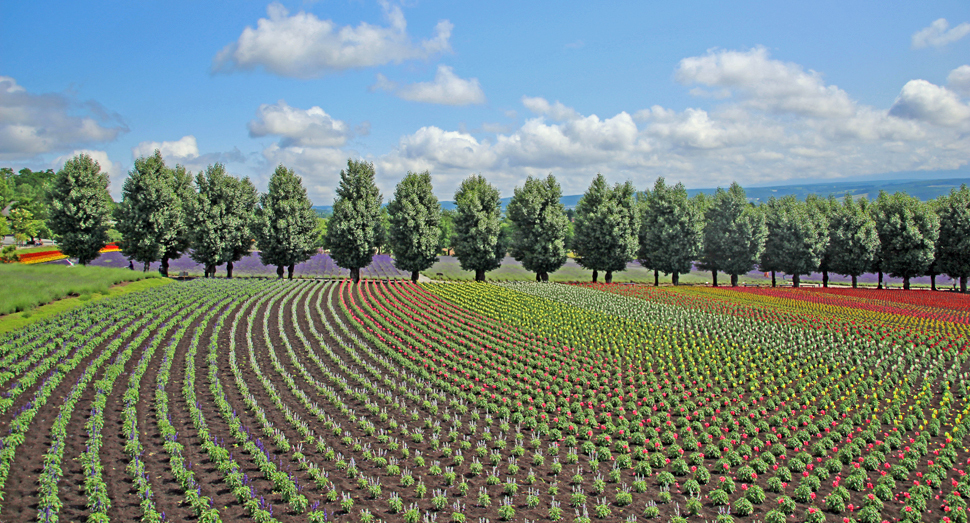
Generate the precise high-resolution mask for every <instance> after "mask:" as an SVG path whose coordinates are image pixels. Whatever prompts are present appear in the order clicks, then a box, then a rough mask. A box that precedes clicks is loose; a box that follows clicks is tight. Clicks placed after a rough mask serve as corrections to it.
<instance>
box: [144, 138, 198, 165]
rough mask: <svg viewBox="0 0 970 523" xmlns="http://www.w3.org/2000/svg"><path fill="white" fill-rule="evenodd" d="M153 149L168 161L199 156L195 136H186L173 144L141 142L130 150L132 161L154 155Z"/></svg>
mask: <svg viewBox="0 0 970 523" xmlns="http://www.w3.org/2000/svg"><path fill="white" fill-rule="evenodd" d="M155 149H158V150H159V151H161V153H162V157H163V158H165V159H170V160H191V159H193V158H196V157H198V156H199V145H198V144H197V143H196V141H195V136H192V135H188V136H183V137H182V138H180V139H178V140H176V141H174V142H141V143H139V144H138V145H136V146H135V147H132V148H131V157H132V159H137V158H141V157H143V156H151V155H152V154H155Z"/></svg>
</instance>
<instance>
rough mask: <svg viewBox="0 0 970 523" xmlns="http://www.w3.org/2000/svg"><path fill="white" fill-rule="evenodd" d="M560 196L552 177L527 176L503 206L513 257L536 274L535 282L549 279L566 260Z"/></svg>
mask: <svg viewBox="0 0 970 523" xmlns="http://www.w3.org/2000/svg"><path fill="white" fill-rule="evenodd" d="M561 198H562V189H561V188H560V187H559V182H557V181H556V177H555V176H553V175H552V174H550V175H549V176H546V177H545V178H533V177H531V176H529V177H528V178H526V180H525V185H523V186H522V187H521V188H519V187H516V188H515V192H514V193H513V196H512V201H511V202H509V206H508V209H506V212H507V214H508V216H509V221H511V222H512V242H511V245H510V251H511V253H512V257H513V258H515V259H516V261H519V262H521V263H522V266H523V267H525V270H527V271H531V272H534V273H536V281H549V273H550V272H555V271H556V270H558V269H559V268H560V267H562V266H563V265H564V264H565V263H566V230H567V229H568V228H569V219H568V218H566V207H565V206H564V205H563V204H562V202H560V201H559V200H560V199H561Z"/></svg>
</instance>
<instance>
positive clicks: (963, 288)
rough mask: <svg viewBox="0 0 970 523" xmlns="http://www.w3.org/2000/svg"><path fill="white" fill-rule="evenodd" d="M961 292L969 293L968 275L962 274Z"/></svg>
mask: <svg viewBox="0 0 970 523" xmlns="http://www.w3.org/2000/svg"><path fill="white" fill-rule="evenodd" d="M960 292H962V293H964V294H966V293H967V277H966V276H960Z"/></svg>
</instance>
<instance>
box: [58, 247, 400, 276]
mask: <svg viewBox="0 0 970 523" xmlns="http://www.w3.org/2000/svg"><path fill="white" fill-rule="evenodd" d="M51 263H56V264H61V265H67V264H68V262H67V260H60V261H56V262H51ZM91 265H94V266H97V267H115V268H125V267H128V259H127V258H125V257H124V256H123V255H122V254H121V253H120V252H108V253H102V254H101V256H99V257H98V259H96V260H94V261H93V262H91ZM142 267H143V265H142V264H140V263H135V270H139V271H140V270H142ZM158 267H159V263H158V262H155V263H152V264H150V265H149V269H148V270H150V271H158ZM182 272H185V273H188V275H189V276H202V273H203V267H202V264H199V263H195V262H194V261H192V258H189V257H188V256H183V257H181V258H179V259H178V260H171V261H170V262H169V275H170V276H178V275H179V274H180V273H182ZM232 272H233V276H242V277H252V276H276V267H275V266H267V265H263V264H262V262H260V260H259V253H258V252H252V253H250V254H249V255H248V256H246V257H244V258H243V259H241V260H239V261H238V262H236V263H235V264H234V265H233V270H232ZM225 274H226V267H225V265H221V266H219V267H218V269H217V271H216V275H217V276H225ZM360 276H361V277H362V278H374V279H391V278H410V277H411V275H410V274H409V273H406V272H404V271H399V270H397V269H396V268H395V267H394V261H393V260H392V259H391V257H390V255H387V254H376V255H374V261H373V262H372V263H371V264H370V265H368V266H367V267H365V268H363V269H361V271H360ZM293 277H294V278H299V277H304V278H348V277H350V271H349V270H347V269H342V268H340V267H337V264H336V263H334V261H333V259H332V258H330V255H329V254H326V253H318V254H316V255H315V256H313V258H310V259H309V260H307V261H305V262H303V263H300V264H297V266H296V268H295V270H294V271H293Z"/></svg>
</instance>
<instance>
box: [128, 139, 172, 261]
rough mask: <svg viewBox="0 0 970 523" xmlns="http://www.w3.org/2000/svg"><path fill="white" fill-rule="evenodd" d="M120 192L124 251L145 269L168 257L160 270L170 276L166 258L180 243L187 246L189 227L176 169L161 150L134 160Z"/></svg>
mask: <svg viewBox="0 0 970 523" xmlns="http://www.w3.org/2000/svg"><path fill="white" fill-rule="evenodd" d="M121 193H122V200H121V203H120V204H119V205H118V207H117V209H116V211H115V217H116V218H117V225H116V228H117V229H118V232H120V233H121V235H122V241H121V244H120V247H121V252H122V254H124V255H125V257H127V258H129V259H132V260H135V261H137V262H141V263H143V264H144V266H145V270H147V269H148V264H149V263H151V262H155V261H159V260H161V259H162V258H166V260H165V262H166V263H164V264H163V267H162V269H161V272H162V274H163V275H164V276H168V263H167V262H168V259H167V258H168V257H170V256H171V254H172V252H173V251H174V250H175V249H177V248H178V247H179V246H181V247H182V248H183V249H184V245H185V241H184V238H185V236H186V231H187V228H188V227H187V217H186V215H185V212H184V208H183V205H182V195H180V194H179V193H178V192H177V185H176V176H175V172H174V171H172V170H171V169H169V168H168V167H166V166H165V161H164V160H163V159H162V153H161V152H160V151H159V150H158V149H155V153H154V154H153V155H151V156H148V157H141V158H138V159H137V160H135V166H134V168H132V170H131V171H130V172H129V173H128V178H127V179H125V183H124V186H123V187H122V191H121Z"/></svg>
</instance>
